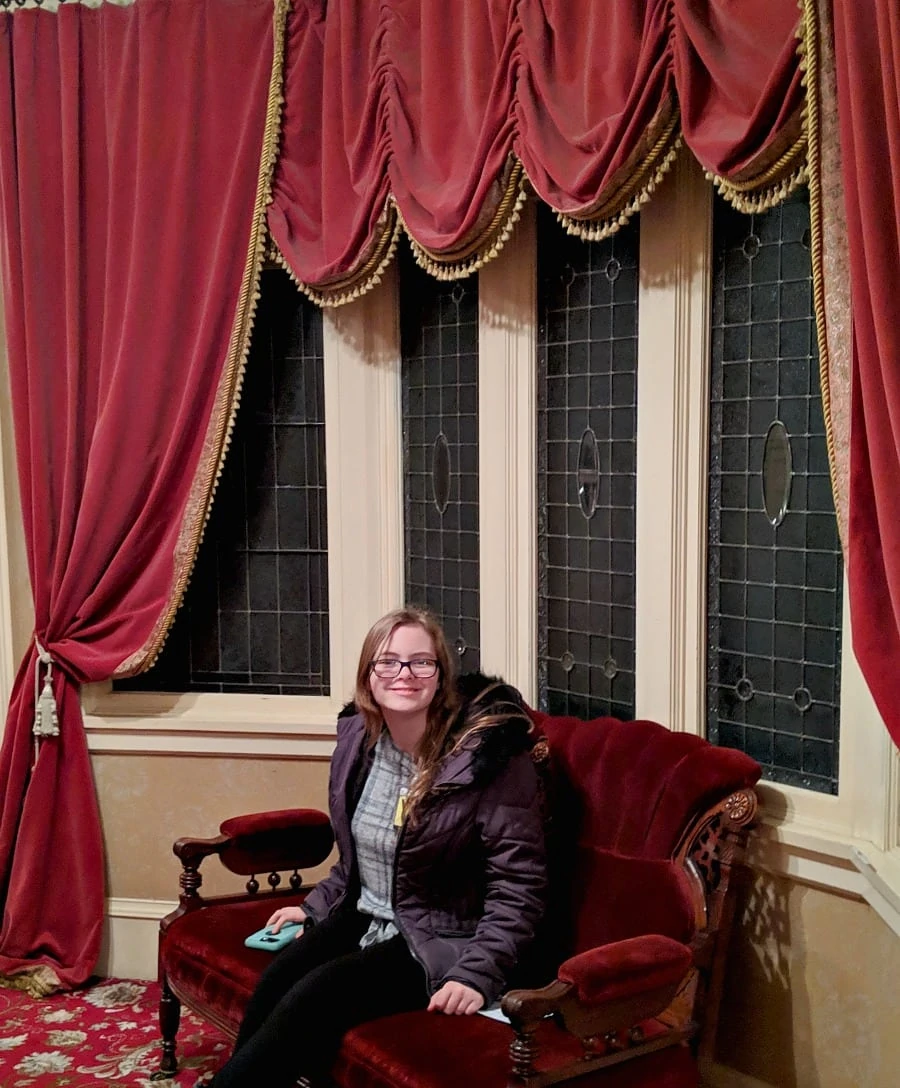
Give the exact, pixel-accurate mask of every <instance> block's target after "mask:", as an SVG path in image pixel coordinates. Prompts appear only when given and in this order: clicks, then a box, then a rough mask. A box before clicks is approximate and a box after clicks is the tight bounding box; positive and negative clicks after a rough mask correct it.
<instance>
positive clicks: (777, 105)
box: [269, 0, 804, 303]
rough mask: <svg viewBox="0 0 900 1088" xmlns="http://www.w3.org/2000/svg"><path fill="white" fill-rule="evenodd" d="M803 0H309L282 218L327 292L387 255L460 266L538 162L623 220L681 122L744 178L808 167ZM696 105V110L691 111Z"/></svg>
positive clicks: (559, 200)
mask: <svg viewBox="0 0 900 1088" xmlns="http://www.w3.org/2000/svg"><path fill="white" fill-rule="evenodd" d="M799 19H800V13H799V10H798V8H797V5H796V2H795V0H755V2H754V3H753V4H735V3H734V2H733V0H616V2H615V3H610V2H609V0H481V2H478V0H471V2H470V0H466V3H448V2H447V0H381V2H380V3H378V4H373V3H367V2H364V0H329V2H328V4H327V8H326V4H325V2H324V0H295V5H294V11H293V13H292V15H291V17H290V21H289V34H288V41H287V59H286V65H287V73H286V85H285V98H286V104H285V117H284V134H283V145H282V153H281V156H280V159H279V162H278V166H277V170H276V177H275V183H274V202H273V204H272V207H271V208H270V210H269V228H270V230H271V233H272V236H273V238H274V240H275V242H276V243H277V246H278V249H279V250H280V253H281V255H282V257H283V259H284V261H285V262H286V264H287V265H288V267H289V268H290V270H291V271H292V273H293V274H294V276H295V277H296V278H297V279H298V280H299V281H301V283H302V284H304V285H306V286H307V287H311V288H313V290H312V291H311V292H310V293H311V294H313V296H314V297H317V298H319V299H320V300H321V301H323V302H329V303H337V302H341V301H345V300H346V299H348V298H350V297H353V295H354V294H355V293H359V291H360V290H365V289H366V288H367V287H368V286H370V285H371V283H373V282H375V281H376V280H377V278H378V275H379V274H380V270H381V268H382V267H383V265H384V263H385V262H386V261H387V260H388V259H389V257H390V253H391V249H392V244H393V241H394V238H395V223H396V218H397V216H399V218H400V219H401V220H402V223H403V225H404V226H405V227H406V230H407V232H408V233H409V235H410V236H411V238H412V239H413V240H414V243H415V244H416V245H417V246H419V247H421V249H420V257H421V258H422V259H423V263H426V264H428V263H429V262H430V263H431V265H432V268H433V270H434V271H435V272H444V273H445V274H454V275H455V274H462V273H464V272H466V271H470V270H471V269H472V268H473V267H475V266H477V263H478V260H480V259H483V258H484V257H485V256H487V255H489V254H490V252H492V250H494V249H495V248H496V247H497V246H498V245H499V244H501V243H502V241H503V239H504V237H505V233H506V232H507V231H508V230H509V229H510V226H511V224H512V222H514V220H515V216H516V214H517V202H518V200H520V199H521V187H522V183H523V170H524V174H525V175H527V178H528V180H529V181H530V182H531V185H532V186H533V188H534V189H535V191H536V192H537V194H538V196H540V197H541V199H543V200H545V201H546V202H547V203H548V204H550V205H551V207H553V208H555V209H557V210H558V211H560V212H562V213H564V214H565V215H568V216H571V217H573V220H574V222H573V224H572V225H573V226H576V227H577V223H578V221H580V220H582V219H586V220H590V221H592V222H599V223H601V224H603V223H605V224H607V225H608V226H610V227H611V228H614V226H615V225H616V224H617V222H618V221H619V218H620V217H621V216H622V215H623V214H630V213H631V212H633V211H635V210H636V208H637V207H638V206H639V204H640V203H641V202H642V201H643V200H645V199H646V198H647V196H648V195H649V194H650V192H652V190H653V188H654V186H655V185H656V183H657V182H658V180H659V177H660V175H661V174H662V172H663V171H664V170H665V169H666V167H667V166H668V165H669V164H670V163H671V160H672V157H673V154H674V149H675V146H676V143H677V141H678V139H679V132H680V129H683V133H684V139H685V141H686V142H687V144H688V145H689V147H690V148H691V149H692V151H693V152H694V153H695V154H696V155H697V157H698V158H699V160H700V162H701V163H702V164H703V165H704V166H705V167H706V168H707V169H709V170H710V171H712V172H713V173H715V174H717V175H720V176H722V177H723V178H726V179H730V181H731V182H733V183H734V184H735V185H736V186H737V189H736V191H737V192H744V191H748V190H752V189H753V188H754V187H757V186H759V185H763V186H764V185H770V184H773V183H775V182H781V181H782V180H783V179H784V177H785V176H786V175H788V174H789V173H790V172H791V171H794V172H795V173H796V171H797V170H798V169H799V168H800V167H801V166H802V162H803V154H804V146H803V140H802V134H801V127H800V116H801V108H802V105H803V89H802V86H801V70H800V63H799V57H798V50H797V44H798V43H797V38H796V31H797V27H798V24H799ZM679 106H680V110H681V121H680V127H679Z"/></svg>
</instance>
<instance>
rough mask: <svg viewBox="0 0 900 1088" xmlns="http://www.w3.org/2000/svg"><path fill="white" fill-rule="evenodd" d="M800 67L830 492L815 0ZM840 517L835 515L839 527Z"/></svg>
mask: <svg viewBox="0 0 900 1088" xmlns="http://www.w3.org/2000/svg"><path fill="white" fill-rule="evenodd" d="M799 2H800V7H801V10H802V13H803V15H802V18H801V20H800V44H799V53H800V67H801V69H802V71H803V85H804V87H805V88H806V104H805V107H804V110H805V118H804V120H805V128H806V130H807V132H808V136H809V152H808V154H809V219H810V224H809V239H810V256H811V259H812V277H813V310H814V313H815V315H816V343H817V345H818V348H819V382H820V384H821V387H822V414H823V416H824V419H825V444H826V447H827V449H828V472H829V475H830V477H831V491H832V494H834V495H837V494H838V478H837V455H836V451H835V446H834V428H833V426H832V413H831V371H830V359H829V356H828V336H827V333H826V321H825V316H826V315H825V271H824V246H823V238H822V216H823V209H822V158H821V123H820V117H819V93H820V84H819V36H818V23H817V19H816V0H799ZM840 524H841V519H840V518H838V527H839V528H840Z"/></svg>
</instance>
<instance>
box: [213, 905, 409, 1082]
mask: <svg viewBox="0 0 900 1088" xmlns="http://www.w3.org/2000/svg"><path fill="white" fill-rule="evenodd" d="M370 922H371V919H370V918H368V917H366V916H364V915H361V914H358V913H357V912H356V911H355V910H346V911H338V912H337V913H335V914H333V915H332V916H331V917H330V918H326V919H325V921H323V922H320V923H319V924H318V925H316V926H313V927H311V928H310V929H307V931H306V932H305V933H304V934H303V936H302V937H300V938H299V939H298V940H295V941H292V942H291V943H290V944H289V945H288V946H287V947H286V948H284V949H282V951H280V952H278V953H276V955H275V958H274V960H273V961H272V963H271V964H270V966H269V967H268V968H267V969H266V970H265V972H264V973H263V974H262V976H261V977H260V980H259V982H258V983H257V986H256V990H255V991H254V993H253V996H252V997H251V998H250V1001H249V1003H248V1005H247V1010H246V1012H245V1013H244V1019H243V1022H242V1023H241V1028H240V1031H239V1032H238V1037H237V1042H236V1043H235V1047H234V1054H233V1056H232V1058H231V1060H230V1061H229V1062H228V1063H227V1064H226V1065H225V1066H223V1068H222V1069H221V1070H220V1071H219V1072H218V1073H217V1074H216V1076H215V1078H214V1079H213V1085H214V1086H215V1088H262V1086H263V1085H264V1086H265V1088H290V1086H291V1085H293V1084H294V1082H295V1080H296V1079H297V1077H299V1076H305V1077H310V1078H311V1079H313V1080H317V1079H321V1078H323V1077H324V1076H325V1075H326V1074H327V1072H328V1070H329V1069H330V1068H331V1066H332V1064H333V1062H334V1059H335V1056H336V1054H337V1051H338V1048H339V1047H340V1043H341V1039H342V1037H343V1035H344V1032H345V1031H347V1030H348V1029H349V1028H352V1027H354V1026H355V1025H356V1024H362V1023H364V1022H365V1021H367V1020H374V1019H375V1018H376V1017H378V1016H389V1015H390V1014H392V1013H397V1012H408V1011H411V1010H413V1009H423V1008H425V1006H426V1005H427V1004H428V993H427V987H426V982H425V972H424V970H423V969H422V967H421V966H420V964H419V963H417V961H416V960H415V959H414V958H413V956H412V954H411V953H410V951H409V949H408V947H407V945H406V942H405V941H404V940H403V938H402V937H393V938H392V939H391V940H388V941H383V942H381V943H380V944H376V945H372V946H371V947H369V948H360V947H359V939H360V937H361V936H362V935H363V933H365V931H366V930H367V929H368V927H369V923H370ZM210 1088H212V1086H210Z"/></svg>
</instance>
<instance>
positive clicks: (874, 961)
mask: <svg viewBox="0 0 900 1088" xmlns="http://www.w3.org/2000/svg"><path fill="white" fill-rule="evenodd" d="M735 922H736V925H735V930H734V937H733V940H732V947H731V950H730V958H729V967H728V978H727V982H726V987H725V994H724V999H723V1002H722V1010H721V1019H720V1025H719V1033H718V1038H717V1055H716V1057H717V1061H718V1062H720V1063H722V1064H723V1065H725V1066H728V1067H730V1068H731V1069H733V1070H737V1071H738V1072H739V1073H741V1074H744V1075H746V1076H748V1077H752V1078H754V1080H755V1082H761V1083H762V1084H764V1085H772V1086H774V1088H895V1086H896V1085H897V1084H898V1083H900V1031H898V1030H897V979H898V978H900V941H898V940H897V937H896V936H895V935H894V933H893V932H892V931H891V929H889V927H888V926H887V925H885V923H884V922H883V921H882V920H881V918H879V917H878V915H877V914H876V913H875V911H874V910H872V908H871V907H870V906H868V904H866V903H864V902H860V901H859V900H857V899H854V898H849V897H845V896H841V895H837V894H834V893H832V892H826V891H823V890H821V889H818V888H814V887H809V886H806V885H803V884H799V883H795V882H793V881H790V880H787V879H785V878H782V877H775V876H770V875H767V874H762V873H752V874H750V879H749V880H748V881H747V884H746V887H744V888H743V889H742V892H741V901H740V905H739V909H738V912H737V915H736V919H735ZM713 1083H715V1081H713ZM719 1083H725V1081H723V1080H721V1079H720V1080H719ZM731 1083H734V1084H739V1083H747V1082H742V1081H731Z"/></svg>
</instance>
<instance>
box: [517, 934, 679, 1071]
mask: <svg viewBox="0 0 900 1088" xmlns="http://www.w3.org/2000/svg"><path fill="white" fill-rule="evenodd" d="M692 966H693V954H692V951H691V949H690V948H689V947H688V946H687V945H684V944H682V943H681V942H680V941H675V940H672V939H671V938H669V937H663V936H660V935H658V934H650V935H647V936H642V937H633V938H631V939H629V940H626V941H616V942H614V943H613V944H609V945H603V946H601V947H599V948H592V949H589V950H588V951H587V952H582V953H580V954H579V955H577V956H573V957H572V958H571V959H568V960H566V961H565V963H563V964H562V965H561V966H560V968H559V972H558V976H557V979H556V981H555V982H551V983H550V985H549V986H545V987H543V989H540V990H510V992H509V993H507V994H506V995H505V996H504V998H503V1000H502V1002H501V1007H502V1009H503V1012H504V1014H505V1015H506V1016H507V1017H508V1018H509V1020H510V1022H511V1023H512V1025H513V1029H514V1031H515V1032H516V1039H515V1040H514V1042H513V1043H512V1045H511V1047H510V1057H511V1059H512V1062H513V1074H514V1080H513V1081H512V1082H511V1083H514V1084H521V1085H527V1086H529V1088H531V1086H538V1085H543V1084H549V1083H553V1082H556V1081H559V1080H563V1079H567V1078H568V1077H569V1076H572V1077H574V1076H578V1075H581V1074H583V1073H586V1072H588V1071H590V1070H591V1069H595V1068H600V1067H602V1066H604V1065H612V1064H615V1063H617V1062H620V1061H622V1060H624V1059H625V1058H629V1057H634V1056H637V1055H638V1054H643V1053H647V1052H648V1051H650V1050H658V1049H661V1047H663V1046H670V1045H672V1044H673V1043H675V1042H679V1041H681V1039H682V1038H684V1037H685V1033H684V1032H683V1031H679V1030H661V1031H660V1033H659V1034H658V1035H656V1036H654V1037H653V1038H646V1039H645V1038H644V1034H643V1031H642V1029H641V1027H640V1025H641V1024H642V1023H643V1022H644V1021H648V1020H651V1019H653V1018H654V1017H656V1016H658V1015H659V1014H660V1013H662V1012H663V1011H664V1010H665V1009H666V1008H667V1007H668V1006H669V1004H670V1003H671V1002H672V1000H673V998H674V997H675V994H676V993H677V991H678V988H679V986H680V985H681V984H682V982H683V981H684V979H685V977H686V975H687V974H688V972H689V971H690V970H691V968H692ZM548 1016H552V1017H553V1018H554V1019H555V1020H556V1021H557V1022H558V1023H560V1024H561V1025H562V1026H563V1027H564V1028H565V1030H566V1031H568V1032H569V1033H570V1034H571V1035H574V1036H576V1037H577V1038H578V1039H580V1040H581V1042H582V1045H583V1046H584V1059H583V1060H581V1061H580V1062H578V1063H577V1065H574V1066H572V1070H571V1072H567V1071H566V1070H565V1069H562V1070H559V1069H554V1070H552V1071H547V1072H543V1073H537V1072H536V1070H535V1067H534V1062H535V1059H536V1058H537V1052H538V1047H537V1042H536V1039H535V1032H536V1030H537V1027H538V1024H539V1023H540V1021H541V1020H543V1019H545V1018H546V1017H548Z"/></svg>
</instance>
